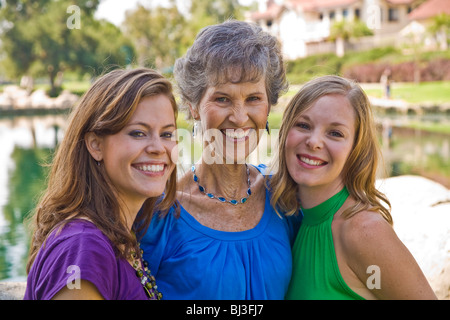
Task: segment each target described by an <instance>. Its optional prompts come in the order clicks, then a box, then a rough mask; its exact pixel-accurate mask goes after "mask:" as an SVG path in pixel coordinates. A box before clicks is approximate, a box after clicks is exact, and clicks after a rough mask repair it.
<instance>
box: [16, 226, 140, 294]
mask: <svg viewBox="0 0 450 320" xmlns="http://www.w3.org/2000/svg"><path fill="white" fill-rule="evenodd" d="M78 279H82V280H87V281H90V282H91V283H92V284H94V285H95V286H96V287H97V289H98V291H99V292H100V293H101V295H102V296H103V298H105V299H106V300H147V299H148V298H147V295H146V294H145V291H144V288H143V287H142V285H141V283H140V280H139V278H138V277H137V276H136V271H135V270H134V268H133V267H132V266H131V265H130V264H129V263H128V261H126V260H125V259H118V258H117V257H116V255H115V252H114V247H113V246H112V244H111V242H110V241H109V239H108V238H107V237H106V236H105V235H104V234H103V233H102V232H101V231H100V230H99V229H98V228H97V227H96V226H95V225H94V224H93V223H91V222H89V221H85V220H75V221H71V222H69V223H68V224H67V225H66V226H65V227H64V228H63V229H62V230H61V232H60V233H56V232H55V231H53V232H52V233H51V234H50V236H49V237H48V238H47V241H46V242H45V246H43V247H41V249H40V250H39V252H38V254H37V256H36V260H35V261H34V263H33V266H32V267H31V270H30V273H29V274H28V279H27V289H26V291H25V297H24V300H49V299H51V298H52V297H53V296H54V295H55V294H56V293H57V292H59V291H60V290H61V289H63V288H64V286H67V287H68V288H69V289H72V290H77V287H78V289H79V286H80V281H78Z"/></svg>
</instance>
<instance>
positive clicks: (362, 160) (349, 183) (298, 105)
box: [268, 75, 393, 225]
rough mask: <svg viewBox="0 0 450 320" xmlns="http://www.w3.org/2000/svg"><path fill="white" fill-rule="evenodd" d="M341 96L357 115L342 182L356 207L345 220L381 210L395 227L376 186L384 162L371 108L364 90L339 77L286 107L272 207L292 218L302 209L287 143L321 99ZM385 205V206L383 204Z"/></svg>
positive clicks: (315, 84)
mask: <svg viewBox="0 0 450 320" xmlns="http://www.w3.org/2000/svg"><path fill="white" fill-rule="evenodd" d="M329 94H341V95H343V96H345V97H347V99H348V100H349V101H350V104H351V106H352V107H353V110H354V111H355V115H356V123H355V140H354V143H353V148H352V151H351V152H350V154H349V156H348V158H347V161H346V163H345V166H344V168H343V172H342V177H343V183H344V185H345V186H346V187H347V189H348V192H349V194H350V196H351V197H352V198H354V199H355V200H356V204H355V205H353V206H351V207H350V208H348V209H347V210H345V211H344V213H343V216H344V217H346V218H349V217H351V216H352V215H354V214H356V213H358V212H360V211H363V210H370V211H378V212H379V213H380V214H381V215H382V216H383V218H384V219H385V220H386V221H387V222H388V223H389V224H391V225H392V224H393V221H392V216H391V214H390V202H389V200H388V199H387V197H386V196H385V195H384V194H383V193H381V192H380V191H378V190H377V189H376V187H375V181H376V171H377V166H378V161H379V160H380V159H381V154H380V149H379V145H378V141H377V136H376V130H375V123H374V120H373V114H372V108H371V105H370V102H369V99H368V98H367V96H366V94H365V93H364V91H363V90H362V88H361V87H360V86H359V85H358V84H356V83H355V82H353V81H350V80H348V79H344V78H342V77H339V76H333V75H329V76H323V77H318V78H316V79H313V80H311V81H309V82H308V83H306V84H305V85H304V86H303V87H302V88H301V89H300V91H299V92H298V93H297V94H296V95H295V96H294V97H293V98H292V100H291V101H290V102H289V104H288V106H287V107H286V109H285V111H284V114H283V120H282V124H281V128H280V131H279V137H278V139H279V146H278V159H277V160H278V162H277V163H276V164H277V167H278V168H277V172H276V173H275V174H274V175H273V177H272V178H271V179H270V181H268V184H269V186H270V188H271V189H272V198H271V204H272V206H274V207H275V208H276V209H277V211H278V210H280V211H283V212H286V214H287V215H292V214H294V213H295V212H297V211H298V210H299V209H300V203H299V201H298V200H297V184H296V183H295V181H294V180H293V179H292V178H291V177H290V175H289V172H288V170H287V165H286V159H285V151H286V150H285V144H286V139H287V136H288V133H289V130H290V129H291V128H292V127H293V126H294V125H295V122H296V121H297V119H298V117H299V116H300V114H302V113H303V112H305V111H306V110H307V109H308V108H310V107H311V106H312V104H313V103H314V102H315V101H316V100H317V99H319V98H320V97H322V96H325V95H329ZM383 202H384V204H383Z"/></svg>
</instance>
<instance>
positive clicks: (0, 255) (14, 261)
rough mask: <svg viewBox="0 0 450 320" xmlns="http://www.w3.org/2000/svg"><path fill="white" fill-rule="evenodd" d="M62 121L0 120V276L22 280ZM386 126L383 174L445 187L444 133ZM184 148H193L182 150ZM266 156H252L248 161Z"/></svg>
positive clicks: (448, 144)
mask: <svg viewBox="0 0 450 320" xmlns="http://www.w3.org/2000/svg"><path fill="white" fill-rule="evenodd" d="M66 119H67V116H66V115H48V116H33V117H31V116H29V117H15V118H0V280H4V279H7V280H11V281H24V280H25V279H26V273H25V265H26V260H27V255H28V248H29V234H28V232H27V229H26V228H25V226H24V224H23V220H24V218H25V217H26V216H27V215H28V214H29V213H30V212H32V211H33V209H34V206H35V204H36V201H37V198H38V196H39V195H40V194H41V192H42V191H43V190H44V189H45V181H46V176H47V173H48V167H46V166H44V164H46V163H49V162H50V160H51V156H52V154H53V152H54V149H55V146H56V145H57V144H58V142H59V141H61V139H62V137H63V135H64V130H65V127H66V125H67V121H66ZM445 121H448V120H445ZM384 122H385V121H384ZM380 123H383V120H381V121H380ZM390 125H391V126H392V131H389V130H386V131H383V130H380V133H381V134H380V140H381V141H384V143H383V155H384V158H385V162H386V163H385V164H386V167H387V168H388V169H387V171H388V172H387V174H388V175H389V176H391V175H400V174H420V175H423V176H425V177H428V178H431V179H434V180H436V181H438V182H440V183H442V184H444V185H446V186H447V187H448V188H449V187H450V166H449V163H450V135H448V134H447V135H445V134H430V133H425V132H423V131H419V130H411V129H403V128H401V126H402V125H403V123H400V122H396V121H391V122H390ZM386 128H389V127H386ZM383 132H384V135H383ZM389 133H392V134H389ZM389 137H390V139H388V140H386V139H387V138H389ZM186 140H188V139H187V137H186ZM273 141H276V138H275V139H274V137H270V139H268V141H261V143H260V147H261V144H266V143H269V144H271V149H272V150H274V149H275V146H274V145H273ZM180 144H181V145H180V146H179V148H181V149H183V148H184V151H186V152H185V153H184V155H185V156H189V157H191V156H192V157H193V159H194V160H196V159H198V158H199V157H200V153H199V152H198V150H199V148H198V146H197V147H195V148H194V147H193V146H192V145H188V146H185V145H183V141H181V142H180ZM188 148H192V149H193V151H194V152H192V153H190V152H187V149H188ZM194 149H195V150H194ZM191 151H192V150H191ZM195 152H196V153H195ZM263 154H264V155H266V154H267V155H270V154H271V153H270V152H264V153H263ZM269 160H270V159H269V158H267V157H253V159H251V162H252V163H258V162H265V163H267V162H268V161H269ZM182 162H186V163H188V162H190V161H182ZM185 170H186V169H185ZM187 170H189V169H187Z"/></svg>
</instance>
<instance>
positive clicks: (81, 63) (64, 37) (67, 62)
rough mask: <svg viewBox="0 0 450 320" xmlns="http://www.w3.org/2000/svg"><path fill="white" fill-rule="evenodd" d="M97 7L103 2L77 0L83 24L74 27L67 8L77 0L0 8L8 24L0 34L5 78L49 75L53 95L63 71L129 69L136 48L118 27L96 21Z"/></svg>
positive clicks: (23, 0) (26, 0)
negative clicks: (57, 78)
mask: <svg viewBox="0 0 450 320" xmlns="http://www.w3.org/2000/svg"><path fill="white" fill-rule="evenodd" d="M98 4H99V0H82V1H77V2H76V8H78V9H79V11H78V12H76V13H75V14H77V17H76V18H78V21H79V22H80V23H79V28H77V27H75V28H73V27H72V26H71V25H69V23H70V21H71V20H70V19H71V17H72V16H73V14H74V13H73V11H70V10H68V9H69V7H71V6H72V5H73V1H70V0H58V1H57V0H40V1H35V0H21V1H19V0H16V1H8V2H7V5H6V6H4V7H2V8H1V9H0V19H1V20H3V25H4V26H5V28H3V30H2V32H1V34H0V40H1V50H2V52H4V55H3V56H4V59H3V60H2V61H1V63H2V65H3V66H5V67H6V68H5V71H6V72H7V75H8V76H10V77H11V78H19V77H21V76H22V75H25V74H27V75H32V76H34V77H42V76H47V77H48V78H49V80H50V84H51V89H50V92H51V94H52V95H54V94H56V93H57V91H58V88H57V87H58V84H57V83H55V80H56V77H57V75H58V73H60V72H64V71H66V70H77V71H78V72H80V73H84V72H89V73H95V72H96V69H97V68H98V67H99V66H105V65H111V64H112V65H125V62H126V58H127V56H128V55H129V52H130V49H131V52H132V51H133V50H132V44H131V43H130V42H129V41H127V40H125V39H124V37H123V36H122V34H121V32H120V30H119V29H118V28H117V27H116V26H114V25H112V24H111V23H108V22H106V21H97V20H95V19H94V17H93V15H94V13H95V11H96V9H97V6H98ZM71 12H72V13H71ZM121 48H126V49H127V50H121Z"/></svg>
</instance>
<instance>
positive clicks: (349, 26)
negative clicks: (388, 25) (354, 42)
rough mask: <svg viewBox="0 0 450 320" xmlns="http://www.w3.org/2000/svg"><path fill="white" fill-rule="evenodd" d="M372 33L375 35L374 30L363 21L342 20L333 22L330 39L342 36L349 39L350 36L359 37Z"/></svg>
mask: <svg viewBox="0 0 450 320" xmlns="http://www.w3.org/2000/svg"><path fill="white" fill-rule="evenodd" d="M371 35H373V32H372V30H370V29H369V28H368V27H367V25H366V24H365V23H364V22H363V21H361V20H354V21H346V20H342V21H336V22H334V23H333V25H332V26H331V30H330V37H329V39H330V40H336V39H337V38H342V39H344V40H348V39H350V38H359V37H364V36H371Z"/></svg>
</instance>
